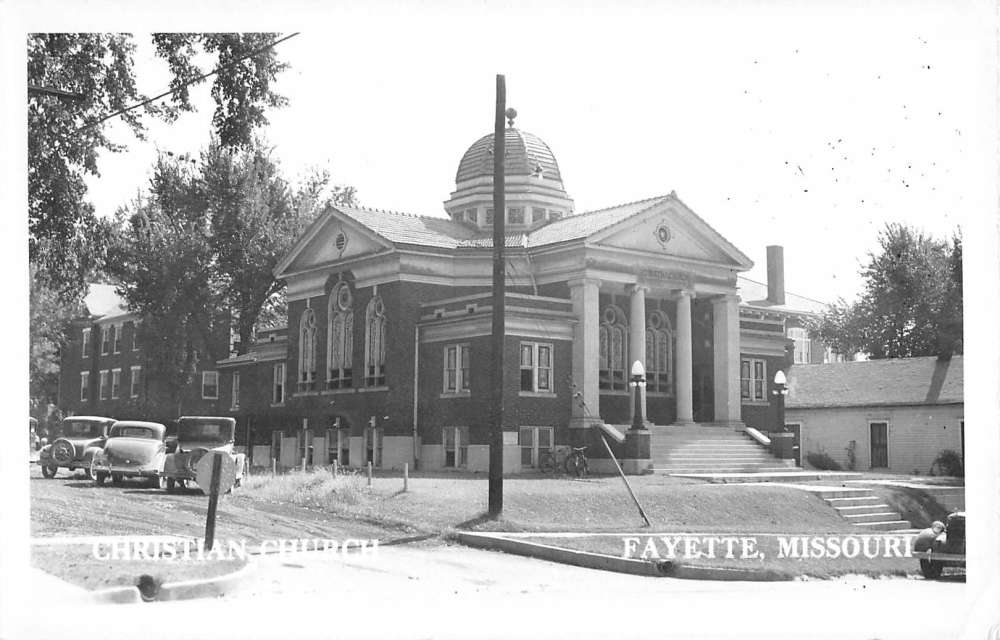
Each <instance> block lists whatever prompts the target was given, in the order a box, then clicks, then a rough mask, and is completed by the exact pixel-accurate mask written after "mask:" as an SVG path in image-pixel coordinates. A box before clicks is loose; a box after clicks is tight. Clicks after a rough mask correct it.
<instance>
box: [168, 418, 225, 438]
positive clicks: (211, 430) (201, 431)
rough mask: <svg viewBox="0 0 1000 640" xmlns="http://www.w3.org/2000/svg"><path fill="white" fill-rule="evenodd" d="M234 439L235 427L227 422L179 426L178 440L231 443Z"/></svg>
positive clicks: (186, 423)
mask: <svg viewBox="0 0 1000 640" xmlns="http://www.w3.org/2000/svg"><path fill="white" fill-rule="evenodd" d="M232 438H233V427H232V425H230V424H228V423H225V422H182V423H180V424H179V425H177V439H178V440H196V441H198V442H229V441H230V440H232Z"/></svg>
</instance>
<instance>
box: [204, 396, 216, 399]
mask: <svg viewBox="0 0 1000 640" xmlns="http://www.w3.org/2000/svg"><path fill="white" fill-rule="evenodd" d="M201 399H202V400H218V399H219V396H215V397H214V398H213V397H211V396H202V397H201Z"/></svg>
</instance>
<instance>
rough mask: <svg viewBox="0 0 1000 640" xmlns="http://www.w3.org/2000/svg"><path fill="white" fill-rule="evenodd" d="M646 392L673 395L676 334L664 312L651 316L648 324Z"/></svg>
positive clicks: (654, 313) (657, 312) (656, 312)
mask: <svg viewBox="0 0 1000 640" xmlns="http://www.w3.org/2000/svg"><path fill="white" fill-rule="evenodd" d="M646 390H647V391H650V392H654V393H673V390H674V332H673V330H672V329H671V328H670V319H669V318H667V314H665V313H663V312H662V311H654V312H652V313H651V314H649V318H648V321H647V322H646Z"/></svg>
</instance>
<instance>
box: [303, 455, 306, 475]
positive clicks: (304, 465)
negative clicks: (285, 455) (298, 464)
mask: <svg viewBox="0 0 1000 640" xmlns="http://www.w3.org/2000/svg"><path fill="white" fill-rule="evenodd" d="M305 472H306V458H305V456H303V457H302V473H305Z"/></svg>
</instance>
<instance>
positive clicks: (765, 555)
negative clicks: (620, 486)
mask: <svg viewBox="0 0 1000 640" xmlns="http://www.w3.org/2000/svg"><path fill="white" fill-rule="evenodd" d="M852 534H853V535H854V536H857V539H858V543H859V544H863V542H862V541H861V537H862V536H861V535H860V534H859V533H858V532H857V531H854V532H852ZM650 536H652V537H653V538H654V545H655V546H654V548H656V549H657V552H658V553H659V554H660V555H661V558H660V559H665V560H666V559H670V558H668V557H666V556H667V548H666V546H665V545H664V544H663V542H662V541H660V540H659V539H658V536H657V535H656V534H653V533H650V534H643V535H641V536H638V537H639V538H640V540H639V543H638V544H637V545H636V547H635V551H633V552H632V553H631V554H630V556H629V557H634V558H639V557H640V556H641V554H642V553H643V550H644V549H645V548H646V545H647V544H648V540H649V537H650ZM753 538H754V540H755V543H756V547H755V549H756V552H759V554H760V556H761V557H760V558H754V557H751V558H745V559H744V558H742V557H741V553H742V549H741V547H740V545H739V543H736V544H734V546H733V556H734V557H733V558H727V557H725V555H726V551H725V547H724V546H723V545H722V544H721V543H716V544H717V545H718V546H717V547H716V549H715V551H714V556H715V557H714V558H706V557H701V558H699V557H685V554H684V552H683V550H682V549H683V542H681V543H680V544H678V546H677V547H676V551H675V554H676V559H675V561H676V562H679V563H680V564H685V565H691V566H705V567H720V568H731V569H756V570H764V571H767V572H769V573H770V574H772V575H773V576H776V577H778V578H786V579H794V578H797V577H800V576H808V577H814V578H834V577H837V576H844V575H870V576H875V577H878V576H911V575H920V565H919V562H918V560H916V559H914V558H898V557H888V558H887V557H884V556H885V555H896V554H892V553H889V554H886V550H885V546H884V545H885V542H884V538H881V537H880V536H871V537H870V539H869V543H868V544H869V545H870V547H869V550H870V554H871V555H877V556H879V557H875V558H868V557H865V555H864V554H863V552H862V553H859V554H858V555H857V557H854V558H845V557H843V556H842V555H841V556H840V557H836V558H830V557H780V555H781V554H780V549H779V545H778V539H777V536H775V535H756V536H753ZM839 538H840V542H839V543H838V545H839V546H841V548H849V547H847V546H846V545H844V543H843V540H844V539H845V536H843V535H841V536H840V537H839ZM518 540H526V541H529V542H536V543H540V544H545V545H549V546H554V547H562V548H566V549H575V550H578V551H590V552H592V553H601V554H605V555H611V556H617V557H625V555H624V554H625V543H624V541H623V539H622V536H608V535H594V536H587V537H572V538H558V537H549V536H545V537H542V536H539V537H520V536H519V537H518ZM700 544H701V545H702V546H700V547H699V548H700V550H702V552H705V550H706V548H707V547H706V546H704V545H705V543H703V542H702V543H700ZM897 544H898V547H897V548H898V549H899V550H903V551H904V552H905V544H904V543H903V542H902V540H899V542H898V543H897ZM808 548H809V547H808V546H806V545H805V544H803V546H802V547H800V548H799V549H801V551H796V552H795V554H794V555H807V554H806V553H803V552H804V551H806V550H807V549H808ZM859 549H863V547H859ZM852 554H853V552H852ZM750 555H751V556H755V555H757V554H756V553H752V554H750ZM648 559H656V558H655V556H652V555H649V556H648Z"/></svg>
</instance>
